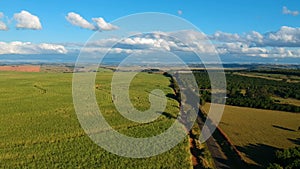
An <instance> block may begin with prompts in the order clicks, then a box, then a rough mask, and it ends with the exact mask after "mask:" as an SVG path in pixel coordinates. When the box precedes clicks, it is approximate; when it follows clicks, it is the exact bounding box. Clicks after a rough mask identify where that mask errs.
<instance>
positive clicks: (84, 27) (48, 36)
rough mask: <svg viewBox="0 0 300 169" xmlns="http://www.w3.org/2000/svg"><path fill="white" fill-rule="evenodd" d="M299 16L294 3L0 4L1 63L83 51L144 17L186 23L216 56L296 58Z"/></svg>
mask: <svg viewBox="0 0 300 169" xmlns="http://www.w3.org/2000/svg"><path fill="white" fill-rule="evenodd" d="M299 11H300V1H299V0H265V1H261V0H244V1H240V0H228V1H220V0H206V1H204V0H152V1H146V0H143V1H141V0H139V1H138V0H122V1H120V0H109V1H102V0H96V1H91V0H85V1H79V0H74V1H58V0H51V1H48V0H45V1H39V0H26V1H24V0H0V59H1V54H5V55H8V54H20V55H21V54H41V55H42V54H45V53H46V54H52V53H53V54H56V53H59V54H68V53H72V52H74V51H73V50H72V49H71V47H70V44H81V46H82V44H84V43H85V42H86V41H87V40H88V39H89V37H90V36H91V35H93V34H94V33H95V32H110V34H114V32H117V30H121V29H123V28H122V27H120V26H119V25H114V24H110V22H114V21H116V20H118V19H119V18H121V17H124V16H127V15H132V14H135V13H143V12H161V13H166V14H171V15H175V16H178V17H180V18H183V19H185V20H186V21H188V22H190V23H191V24H193V25H195V26H196V27H197V28H199V29H200V30H201V31H203V33H204V34H206V35H207V36H208V38H209V39H210V40H211V41H212V42H213V43H215V44H216V48H217V50H218V51H219V53H220V55H221V56H222V55H224V56H227V57H228V56H229V55H232V56H236V55H240V56H249V57H251V56H252V58H253V60H254V61H255V58H259V57H263V58H280V59H282V58H283V57H286V58H300V48H299V47H300V29H299V27H300V14H299ZM153 24H163V23H153ZM174 31H175V30H174ZM178 31H180V30H178ZM189 34H192V33H191V32H189ZM136 43H141V42H136ZM166 43H169V42H166ZM198 46H199V45H198ZM73 47H74V46H73ZM76 47H77V48H78V49H79V48H80V45H77V46H76ZM102 47H103V46H102ZM148 47H149V46H148ZM195 48H197V47H195ZM195 50H198V49H195Z"/></svg>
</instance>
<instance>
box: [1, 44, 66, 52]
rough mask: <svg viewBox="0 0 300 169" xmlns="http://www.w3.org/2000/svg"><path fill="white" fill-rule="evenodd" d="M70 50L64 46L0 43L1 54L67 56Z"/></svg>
mask: <svg viewBox="0 0 300 169" xmlns="http://www.w3.org/2000/svg"><path fill="white" fill-rule="evenodd" d="M67 52H68V50H67V49H66V48H65V47H64V46H63V45H57V44H49V43H41V44H33V43H31V42H20V41H14V42H9V43H7V42H0V54H66V53H67Z"/></svg>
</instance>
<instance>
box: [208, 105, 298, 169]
mask: <svg viewBox="0 0 300 169" xmlns="http://www.w3.org/2000/svg"><path fill="white" fill-rule="evenodd" d="M209 107H210V104H209V103H207V104H205V106H204V109H205V111H208V110H209ZM299 122H300V114H296V113H289V112H281V111H272V110H261V109H254V108H245V107H236V106H226V108H225V111H224V114H223V117H222V120H221V122H220V124H219V126H220V127H221V129H222V130H223V131H224V132H225V133H226V134H227V135H228V137H229V138H230V139H231V141H232V142H233V144H234V145H235V146H236V147H237V149H238V150H239V151H240V152H241V153H242V155H243V156H244V157H245V160H246V161H247V162H249V163H250V164H252V165H253V167H254V168H257V167H258V166H266V165H267V164H268V163H269V162H270V161H271V160H272V157H273V155H274V154H273V153H274V150H278V149H281V148H289V147H294V146H296V145H300V131H299V129H298V128H299V127H300V123H299Z"/></svg>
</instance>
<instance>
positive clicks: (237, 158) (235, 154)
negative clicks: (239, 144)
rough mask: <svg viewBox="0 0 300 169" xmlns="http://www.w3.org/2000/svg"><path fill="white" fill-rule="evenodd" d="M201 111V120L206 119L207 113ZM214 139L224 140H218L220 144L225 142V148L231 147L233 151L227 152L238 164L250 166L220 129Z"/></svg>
mask: <svg viewBox="0 0 300 169" xmlns="http://www.w3.org/2000/svg"><path fill="white" fill-rule="evenodd" d="M200 111H201V112H202V116H203V117H200V118H202V119H203V118H205V119H206V114H207V112H206V111H205V110H204V109H203V108H200ZM213 137H217V138H219V139H222V140H218V139H216V140H217V141H219V142H225V144H226V145H225V146H229V149H228V150H231V152H227V153H230V154H231V155H232V157H233V158H234V160H235V161H237V163H238V164H239V165H240V166H245V167H246V166H248V165H249V164H248V163H247V162H246V160H245V158H244V157H243V155H242V153H241V152H240V151H239V150H238V149H237V148H236V146H235V145H234V144H233V142H232V141H231V140H230V138H229V137H228V136H227V134H226V133H225V132H224V131H223V130H222V129H221V128H220V127H219V126H217V127H216V130H215V131H214V133H213Z"/></svg>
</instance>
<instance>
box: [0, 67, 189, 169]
mask: <svg viewBox="0 0 300 169" xmlns="http://www.w3.org/2000/svg"><path fill="white" fill-rule="evenodd" d="M111 76H112V73H111V72H107V71H105V72H99V73H98V74H97V80H96V82H95V86H96V88H95V92H96V97H97V101H98V103H99V105H100V109H101V112H102V113H103V115H104V116H105V118H106V119H107V121H108V122H109V123H110V124H111V125H112V126H113V128H115V129H116V130H118V131H119V132H121V133H123V134H126V135H128V136H135V137H148V136H154V135H157V134H159V133H161V132H163V131H165V129H167V128H168V127H169V126H170V125H171V124H172V122H173V121H174V118H173V117H176V116H177V114H178V111H179V109H178V103H177V101H176V100H174V99H172V98H171V97H168V100H167V108H166V110H165V113H164V114H163V115H161V116H160V117H159V118H158V119H157V120H156V121H154V122H153V123H148V124H147V123H146V124H142V125H141V124H137V123H134V122H132V121H128V120H126V119H125V118H123V117H122V116H121V115H119V114H118V113H117V111H116V109H115V108H114V106H113V104H112V101H111V96H110V80H111ZM169 80H170V79H169V78H167V77H164V76H162V75H156V74H147V73H141V74H139V75H138V76H137V77H136V78H135V79H134V80H133V82H132V86H131V88H130V98H131V100H132V102H133V104H134V105H135V106H136V107H137V108H138V109H140V110H145V109H147V108H148V107H149V106H150V104H148V103H149V101H148V96H149V91H152V90H153V89H154V88H155V89H157V88H159V89H161V90H163V91H164V92H165V94H166V95H168V96H172V94H173V90H172V89H171V88H170V87H168V85H169V83H170V82H169ZM71 83H72V74H69V73H47V72H39V73H33V72H0V92H1V95H0V108H1V109H0V120H1V123H0V168H63V167H64V168H191V167H192V164H191V160H190V158H191V157H190V153H189V143H188V142H189V141H188V137H186V138H185V139H184V140H183V141H182V142H181V143H180V144H179V145H177V146H176V147H174V148H173V149H171V150H170V151H168V152H166V153H163V154H160V155H158V156H154V157H150V158H143V159H132V158H124V157H120V156H117V155H114V154H111V153H109V152H107V151H105V150H104V149H102V148H100V147H99V146H97V145H96V144H94V143H93V142H92V141H91V140H90V138H89V137H88V136H87V135H86V134H85V133H84V131H83V130H82V128H81V126H80V124H79V122H78V120H77V117H76V114H75V112H74V107H73V104H72V84H71Z"/></svg>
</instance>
